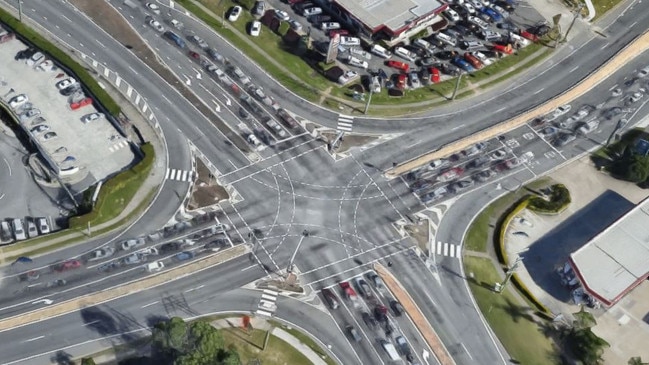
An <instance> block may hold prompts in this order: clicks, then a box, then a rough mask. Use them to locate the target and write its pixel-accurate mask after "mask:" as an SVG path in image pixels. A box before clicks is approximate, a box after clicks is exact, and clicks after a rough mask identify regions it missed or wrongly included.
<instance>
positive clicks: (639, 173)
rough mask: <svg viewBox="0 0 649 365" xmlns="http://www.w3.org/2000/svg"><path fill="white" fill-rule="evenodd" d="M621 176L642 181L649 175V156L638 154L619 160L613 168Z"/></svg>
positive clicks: (638, 181) (637, 181) (628, 179)
mask: <svg viewBox="0 0 649 365" xmlns="http://www.w3.org/2000/svg"><path fill="white" fill-rule="evenodd" d="M611 171H612V172H613V173H614V174H615V175H617V176H618V177H619V178H621V179H624V180H627V181H631V182H634V183H640V182H643V181H645V180H647V178H648V177H649V157H648V156H641V155H637V154H633V155H630V156H628V157H625V158H622V159H621V160H619V161H618V162H617V163H616V164H615V165H614V166H613V168H612V170H611Z"/></svg>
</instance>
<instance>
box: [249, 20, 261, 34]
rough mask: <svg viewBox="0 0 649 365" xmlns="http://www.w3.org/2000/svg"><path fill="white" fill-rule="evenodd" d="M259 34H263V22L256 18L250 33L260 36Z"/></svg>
mask: <svg viewBox="0 0 649 365" xmlns="http://www.w3.org/2000/svg"><path fill="white" fill-rule="evenodd" d="M259 34H261V22H260V21H258V20H255V21H253V22H252V23H250V35H251V36H253V37H259Z"/></svg>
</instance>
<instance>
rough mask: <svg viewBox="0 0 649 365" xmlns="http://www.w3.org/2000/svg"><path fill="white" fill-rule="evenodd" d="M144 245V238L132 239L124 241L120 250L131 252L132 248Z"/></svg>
mask: <svg viewBox="0 0 649 365" xmlns="http://www.w3.org/2000/svg"><path fill="white" fill-rule="evenodd" d="M145 244H146V241H144V238H134V239H130V240H126V241H124V242H122V245H121V247H122V250H124V251H128V250H131V249H133V248H137V247H141V246H144V245H145Z"/></svg>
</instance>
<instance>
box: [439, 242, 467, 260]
mask: <svg viewBox="0 0 649 365" xmlns="http://www.w3.org/2000/svg"><path fill="white" fill-rule="evenodd" d="M461 253H462V248H461V247H460V245H454V244H450V243H444V242H437V246H436V248H435V254H437V255H441V256H447V257H460V254H461Z"/></svg>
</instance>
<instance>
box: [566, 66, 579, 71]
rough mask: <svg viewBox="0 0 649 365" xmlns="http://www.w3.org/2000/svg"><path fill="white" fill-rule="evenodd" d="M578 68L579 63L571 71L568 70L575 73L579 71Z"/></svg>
mask: <svg viewBox="0 0 649 365" xmlns="http://www.w3.org/2000/svg"><path fill="white" fill-rule="evenodd" d="M578 68H579V65H577V66H575V67H573V68H572V69H571V70H570V71H568V73H573V72H575V71H577V69H578Z"/></svg>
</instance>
